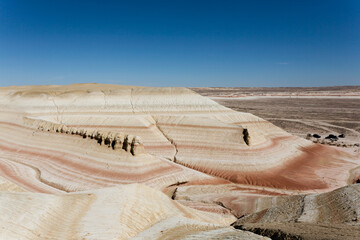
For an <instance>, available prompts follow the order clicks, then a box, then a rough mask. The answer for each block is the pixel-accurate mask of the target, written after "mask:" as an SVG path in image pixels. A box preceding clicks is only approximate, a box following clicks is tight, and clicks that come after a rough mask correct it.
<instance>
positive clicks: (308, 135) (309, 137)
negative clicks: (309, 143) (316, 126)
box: [306, 133, 345, 141]
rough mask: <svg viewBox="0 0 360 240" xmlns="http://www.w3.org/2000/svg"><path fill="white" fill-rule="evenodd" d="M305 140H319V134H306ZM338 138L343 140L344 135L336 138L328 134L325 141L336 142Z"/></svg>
mask: <svg viewBox="0 0 360 240" xmlns="http://www.w3.org/2000/svg"><path fill="white" fill-rule="evenodd" d="M306 138H307V139H311V138H316V139H320V138H321V136H320V135H319V134H317V133H314V134H310V133H308V134H307V136H306ZM339 138H345V134H340V135H338V136H336V135H334V134H329V135H328V136H327V137H325V139H328V140H330V141H337V140H338V139H339Z"/></svg>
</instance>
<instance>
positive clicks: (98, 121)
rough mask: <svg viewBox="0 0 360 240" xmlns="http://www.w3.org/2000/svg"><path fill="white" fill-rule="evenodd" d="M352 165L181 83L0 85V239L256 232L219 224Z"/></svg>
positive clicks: (353, 172)
mask: <svg viewBox="0 0 360 240" xmlns="http://www.w3.org/2000/svg"><path fill="white" fill-rule="evenodd" d="M359 163H360V156H359V154H356V153H353V154H352V153H347V152H344V151H341V150H339V149H337V148H334V147H331V146H325V145H320V144H315V143H313V142H311V141H308V140H305V139H302V138H299V137H296V136H293V135H291V134H289V133H287V132H285V131H284V130H282V129H281V128H278V127H276V126H274V125H273V124H271V123H270V122H268V121H266V120H263V119H261V118H259V117H256V116H254V115H252V114H249V113H244V112H236V111H233V110H231V109H229V108H226V107H224V106H221V105H219V104H217V103H215V102H214V101H212V100H210V99H209V98H206V97H203V96H200V95H198V94H196V93H195V92H193V91H191V90H189V89H186V88H150V87H135V86H119V85H102V84H73V85H68V86H18V87H16V86H13V87H3V88H0V191H1V192H0V208H1V209H2V212H1V215H0V229H1V231H0V239H129V238H135V239H204V238H206V239H222V238H230V239H264V238H263V237H261V236H259V235H256V234H254V233H250V232H248V231H243V230H237V229H235V228H233V227H231V226H230V225H231V224H232V223H233V222H235V221H236V220H237V219H238V218H240V217H243V216H245V215H246V216H249V219H250V218H251V219H253V218H252V216H255V215H252V214H258V213H259V212H264V211H269V209H272V207H276V206H278V205H277V204H278V203H279V202H282V201H283V200H280V199H287V198H289V199H292V198H294V199H297V198H301V197H300V196H305V195H309V194H310V195H309V196H310V197H308V198H309V199H311V198H313V196H318V195H316V194H320V195H319V196H323V195H321V194H328V192H330V191H333V190H335V189H338V188H340V187H344V186H347V185H349V184H353V183H356V182H357V181H359V178H360V167H359ZM353 186H355V185H353ZM356 189H357V188H356V187H352V188H351V189H350V188H349V191H356ZM314 194H315V195H314ZM324 196H325V195H324ZM274 199H277V200H274ZM317 199H323V198H317ZM324 199H325V198H324ZM299 201H300V200H299ZM324 201H325V200H324ZM295 205H296V206H298V205H297V203H296V204H295V203H294V206H295ZM320 205H321V204H320ZM356 206H357V205H356ZM294 209H295V207H294ZM339 211H342V210H341V209H340V210H339ZM356 211H357V210H356ZM358 212H359V211H357V213H358ZM344 214H345V215H347V213H346V212H345V213H344ZM329 216H330V215H329ZM258 217H259V216H257V217H255V218H258ZM323 217H324V216H323ZM260 218H261V217H259V219H260ZM303 218H304V217H303ZM325 218H326V217H325ZM240 219H242V218H240ZM314 219H315V220H314V221H313V222H318V221H319V220H318V218H314ZM344 219H345V218H344Z"/></svg>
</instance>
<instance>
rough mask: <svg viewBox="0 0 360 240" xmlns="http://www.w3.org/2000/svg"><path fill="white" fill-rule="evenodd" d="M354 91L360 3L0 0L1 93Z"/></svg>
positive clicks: (358, 75)
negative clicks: (55, 87) (67, 89)
mask: <svg viewBox="0 0 360 240" xmlns="http://www.w3.org/2000/svg"><path fill="white" fill-rule="evenodd" d="M76 82H98V83H113V84H123V85H143V86H187V87H194V86H244V87H246V86H250V87H251V86H269V87H271V86H331V85H360V1H359V0H352V1H351V0H349V1H346V0H339V1H332V0H323V1H320V0H319V1H317V0H313V1H307V0H299V1H295V0H294V1H290V0H287V1H269V0H264V1H256V0H248V1H240V0H239V1H211V0H206V1H205V0H204V1H195V0H193V1H186V0H182V1H177V0H167V1H105V0H103V1H100V0H99V1H84V0H78V1H77V0H72V1H64V0H62V1H60V0H59V1H52V0H51V1H50V0H47V1H36V0H35V1H25V0H24V1H17V0H0V85H1V86H8V85H33V84H34V85H40V84H70V83H76Z"/></svg>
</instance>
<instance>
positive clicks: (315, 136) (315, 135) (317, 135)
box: [312, 133, 321, 138]
mask: <svg viewBox="0 0 360 240" xmlns="http://www.w3.org/2000/svg"><path fill="white" fill-rule="evenodd" d="M312 136H313V137H314V138H321V136H320V135H319V134H316V133H315V134H313V135H312Z"/></svg>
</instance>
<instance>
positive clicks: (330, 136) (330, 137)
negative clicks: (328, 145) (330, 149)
mask: <svg viewBox="0 0 360 240" xmlns="http://www.w3.org/2000/svg"><path fill="white" fill-rule="evenodd" d="M325 139H330V140H332V141H337V140H338V137H337V136H335V135H334V134H329V136H327V137H325Z"/></svg>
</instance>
